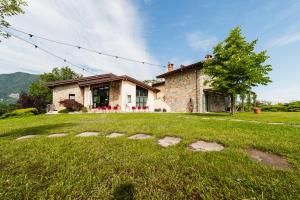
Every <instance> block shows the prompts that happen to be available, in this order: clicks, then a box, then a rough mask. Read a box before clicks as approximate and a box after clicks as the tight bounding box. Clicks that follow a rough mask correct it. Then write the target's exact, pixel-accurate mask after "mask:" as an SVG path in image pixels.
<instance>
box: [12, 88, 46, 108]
mask: <svg viewBox="0 0 300 200" xmlns="http://www.w3.org/2000/svg"><path fill="white" fill-rule="evenodd" d="M17 105H18V107H19V108H36V109H37V110H38V111H39V112H40V113H43V112H44V111H45V109H46V105H47V104H45V102H44V101H43V99H42V98H39V97H34V96H31V95H28V94H27V93H25V92H21V93H20V97H19V99H18V101H17Z"/></svg>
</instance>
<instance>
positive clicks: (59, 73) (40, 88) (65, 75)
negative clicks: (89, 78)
mask: <svg viewBox="0 0 300 200" xmlns="http://www.w3.org/2000/svg"><path fill="white" fill-rule="evenodd" d="M80 77H82V75H80V74H77V73H76V72H74V71H73V70H72V69H71V68H70V67H62V68H54V69H53V70H52V71H51V72H49V73H44V74H42V75H40V79H39V80H38V81H36V82H34V83H32V84H31V85H30V86H29V94H30V96H33V97H37V98H40V99H41V100H42V101H43V105H45V106H46V105H47V104H50V103H51V102H52V91H51V90H50V89H49V88H48V87H47V85H46V83H47V82H51V81H60V80H68V79H76V78H80Z"/></svg>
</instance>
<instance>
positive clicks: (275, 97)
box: [254, 86, 300, 103]
mask: <svg viewBox="0 0 300 200" xmlns="http://www.w3.org/2000/svg"><path fill="white" fill-rule="evenodd" d="M254 91H255V92H256V93H257V95H258V99H259V100H266V101H271V102H272V103H279V102H280V103H288V102H290V101H294V100H299V99H300V93H299V91H300V86H291V87H284V86H281V87H274V86H272V87H271V86H267V87H264V86H262V87H260V88H256V89H255V90H254Z"/></svg>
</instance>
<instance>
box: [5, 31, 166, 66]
mask: <svg viewBox="0 0 300 200" xmlns="http://www.w3.org/2000/svg"><path fill="white" fill-rule="evenodd" d="M8 28H9V29H11V30H14V31H17V32H19V33H22V34H26V35H28V36H29V37H30V38H32V37H35V38H38V39H42V40H46V41H48V42H53V43H56V44H60V45H65V46H69V47H75V48H77V49H78V50H81V49H82V50H85V51H89V52H92V53H96V54H98V55H102V56H108V57H112V58H115V59H121V60H125V61H128V62H134V63H139V64H143V65H151V66H156V67H162V68H165V67H166V66H163V65H159V64H154V63H150V62H145V61H140V60H136V59H132V58H127V57H122V56H118V55H112V54H109V53H105V52H102V51H97V50H95V49H90V48H87V47H82V46H79V45H74V44H70V43H66V42H60V41H56V40H52V39H49V38H46V37H41V36H37V35H34V34H31V33H27V32H25V31H22V30H19V29H17V28H13V27H8Z"/></svg>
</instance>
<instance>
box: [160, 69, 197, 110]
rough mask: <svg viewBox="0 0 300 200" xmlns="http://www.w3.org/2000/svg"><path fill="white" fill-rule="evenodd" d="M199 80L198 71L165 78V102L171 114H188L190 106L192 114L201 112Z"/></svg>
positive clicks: (184, 72)
mask: <svg viewBox="0 0 300 200" xmlns="http://www.w3.org/2000/svg"><path fill="white" fill-rule="evenodd" d="M200 80H201V71H200V70H190V71H183V72H181V73H177V74H173V75H171V76H168V77H166V78H165V101H166V103H167V104H168V105H169V106H170V108H171V111H172V112H189V105H190V104H191V105H192V107H193V112H201V110H202V109H200V108H201V105H202V102H201V101H200V99H201V98H202V94H201V90H202V86H201V85H200V83H201V81H200ZM196 96H197V98H196ZM190 101H191V103H190Z"/></svg>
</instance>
